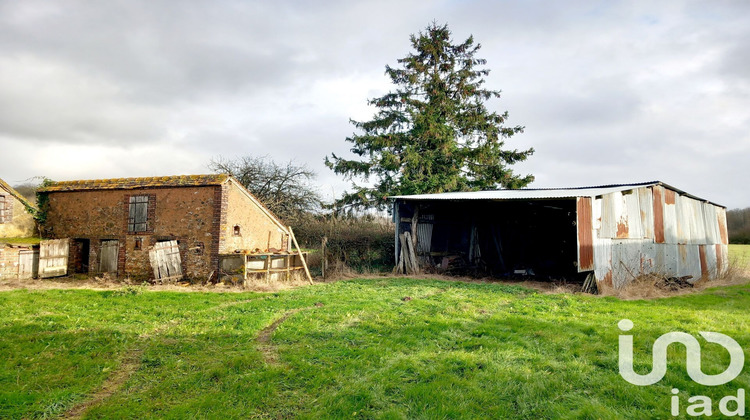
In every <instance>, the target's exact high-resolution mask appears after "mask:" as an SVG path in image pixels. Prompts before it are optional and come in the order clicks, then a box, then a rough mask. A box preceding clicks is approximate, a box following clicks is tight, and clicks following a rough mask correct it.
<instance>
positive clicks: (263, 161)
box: [209, 156, 322, 223]
mask: <svg viewBox="0 0 750 420" xmlns="http://www.w3.org/2000/svg"><path fill="white" fill-rule="evenodd" d="M209 168H210V169H211V170H212V171H214V172H218V173H226V174H230V175H232V176H233V177H235V178H237V180H238V181H239V182H240V183H241V184H242V185H244V186H245V188H247V189H248V190H249V191H250V192H251V193H253V195H255V196H256V197H257V198H258V199H259V200H260V201H261V202H262V203H263V204H264V205H266V207H268V208H269V209H270V210H271V211H273V212H274V213H275V214H276V215H277V216H279V217H280V218H282V219H284V220H285V221H286V222H288V223H293V222H295V221H298V220H299V219H300V218H301V217H302V216H304V215H305V214H309V213H314V212H316V211H318V210H319V209H320V208H321V204H322V203H321V198H320V194H319V193H318V190H317V188H316V187H315V186H314V184H313V181H314V179H315V176H316V174H315V172H314V171H313V170H311V169H309V168H308V167H307V166H306V165H297V164H295V163H294V161H289V162H286V163H281V164H279V163H277V162H275V161H273V160H272V159H271V158H269V157H268V156H260V157H256V156H242V157H238V158H236V159H227V158H223V157H219V158H217V159H212V160H211V162H210V163H209Z"/></svg>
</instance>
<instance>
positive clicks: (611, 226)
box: [599, 192, 620, 238]
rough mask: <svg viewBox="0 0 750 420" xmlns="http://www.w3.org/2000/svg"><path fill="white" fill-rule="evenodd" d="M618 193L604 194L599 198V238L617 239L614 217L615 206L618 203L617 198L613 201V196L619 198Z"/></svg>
mask: <svg viewBox="0 0 750 420" xmlns="http://www.w3.org/2000/svg"><path fill="white" fill-rule="evenodd" d="M619 195H620V193H619V192H618V193H611V194H605V195H603V196H602V198H601V203H602V205H601V214H600V219H601V224H602V228H601V231H600V232H599V237H600V238H616V237H617V224H616V218H615V215H616V214H617V211H616V209H615V206H617V205H618V204H619V203H620V200H619V197H618V199H615V196H619Z"/></svg>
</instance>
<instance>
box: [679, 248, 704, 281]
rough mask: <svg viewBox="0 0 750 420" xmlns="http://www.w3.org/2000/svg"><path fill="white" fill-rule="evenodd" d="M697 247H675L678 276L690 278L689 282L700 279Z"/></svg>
mask: <svg viewBox="0 0 750 420" xmlns="http://www.w3.org/2000/svg"><path fill="white" fill-rule="evenodd" d="M698 248H699V246H698V245H690V244H679V245H677V251H678V252H677V256H678V258H679V261H678V275H679V276H680V277H682V276H692V277H693V278H692V280H691V281H695V280H698V279H699V278H700V277H701V261H700V251H699V250H698Z"/></svg>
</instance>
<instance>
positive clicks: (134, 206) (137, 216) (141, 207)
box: [128, 195, 149, 232]
mask: <svg viewBox="0 0 750 420" xmlns="http://www.w3.org/2000/svg"><path fill="white" fill-rule="evenodd" d="M148 198H149V197H148V196H147V195H133V196H131V197H130V202H129V205H128V232H145V231H147V230H148Z"/></svg>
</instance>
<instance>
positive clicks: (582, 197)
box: [391, 181, 728, 287]
mask: <svg viewBox="0 0 750 420" xmlns="http://www.w3.org/2000/svg"><path fill="white" fill-rule="evenodd" d="M391 198H392V199H393V200H394V201H393V213H394V220H395V221H396V261H399V257H400V256H401V255H402V254H401V251H402V242H403V241H402V240H400V239H399V238H400V235H401V234H402V233H404V232H414V233H415V234H416V235H414V236H416V240H415V242H416V244H414V246H413V250H414V251H415V254H416V258H417V260H418V261H419V262H420V265H422V266H424V265H429V266H431V267H432V268H434V269H436V270H438V271H440V270H447V271H450V270H451V269H453V268H455V269H457V270H481V271H484V272H486V273H487V274H490V275H493V276H513V275H525V276H534V277H537V278H549V279H552V278H556V279H561V278H565V279H580V280H583V279H584V278H586V277H587V276H593V278H594V279H595V280H596V282H597V284H601V283H604V284H607V285H611V286H614V287H621V286H623V285H625V284H626V283H628V282H630V281H632V280H633V279H634V278H636V277H638V276H640V275H644V274H658V275H664V276H669V277H683V276H691V278H692V280H691V281H694V280H697V279H699V278H701V277H706V278H716V277H717V276H719V275H721V274H723V273H724V272H725V271H726V269H727V267H728V256H727V248H728V247H727V243H728V242H727V228H726V208H725V207H724V206H721V205H718V204H715V203H712V202H710V201H707V200H704V199H701V198H698V197H696V196H694V195H691V194H688V193H686V192H684V191H681V190H679V189H677V188H674V187H672V186H670V185H667V184H665V183H663V182H659V181H653V182H646V183H640V184H622V185H606V186H597V187H580V188H556V189H520V190H497V191H478V192H455V193H439V194H421V195H407V196H395V197H391ZM407 236H409V235H407ZM407 247H408V245H407Z"/></svg>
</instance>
